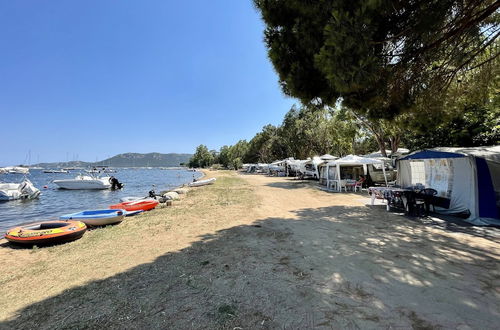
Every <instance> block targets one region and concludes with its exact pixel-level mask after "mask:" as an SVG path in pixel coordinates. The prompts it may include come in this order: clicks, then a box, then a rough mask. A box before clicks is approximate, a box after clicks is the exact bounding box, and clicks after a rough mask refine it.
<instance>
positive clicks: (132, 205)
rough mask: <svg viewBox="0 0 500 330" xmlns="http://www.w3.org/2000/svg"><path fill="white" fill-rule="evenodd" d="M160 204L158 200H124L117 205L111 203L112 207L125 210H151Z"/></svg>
mask: <svg viewBox="0 0 500 330" xmlns="http://www.w3.org/2000/svg"><path fill="white" fill-rule="evenodd" d="M158 204H159V202H158V201H156V200H153V199H151V200H139V201H132V202H123V203H118V204H115V205H111V206H110V207H109V208H110V209H123V210H125V211H138V210H142V211H149V210H152V209H154V208H155V207H156V206H157V205H158Z"/></svg>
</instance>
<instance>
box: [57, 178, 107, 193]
mask: <svg viewBox="0 0 500 330" xmlns="http://www.w3.org/2000/svg"><path fill="white" fill-rule="evenodd" d="M110 180H111V177H109V176H106V177H98V176H89V175H78V176H76V177H75V178H74V179H63V180H54V183H55V184H56V185H57V186H59V188H60V189H70V190H80V189H86V190H102V189H109V188H111V182H110Z"/></svg>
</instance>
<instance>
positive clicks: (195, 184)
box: [188, 178, 217, 187]
mask: <svg viewBox="0 0 500 330" xmlns="http://www.w3.org/2000/svg"><path fill="white" fill-rule="evenodd" d="M215 180H217V179H216V178H210V179H206V180H200V181H195V182H191V183H188V186H189V187H201V186H206V185H208V184H213V183H214V182H215Z"/></svg>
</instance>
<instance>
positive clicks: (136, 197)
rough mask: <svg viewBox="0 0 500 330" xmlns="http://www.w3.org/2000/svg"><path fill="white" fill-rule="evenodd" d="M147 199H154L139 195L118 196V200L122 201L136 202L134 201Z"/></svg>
mask: <svg viewBox="0 0 500 330" xmlns="http://www.w3.org/2000/svg"><path fill="white" fill-rule="evenodd" d="M148 200H155V199H154V198H151V197H139V196H127V197H122V198H120V202H122V203H125V202H136V201H148Z"/></svg>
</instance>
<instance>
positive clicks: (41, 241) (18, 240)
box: [5, 221, 87, 246]
mask: <svg viewBox="0 0 500 330" xmlns="http://www.w3.org/2000/svg"><path fill="white" fill-rule="evenodd" d="M86 231H87V226H86V225H85V224H84V223H83V222H80V221H45V222H38V223H32V224H29V225H25V226H18V227H15V228H12V229H9V230H8V231H7V233H6V234H5V239H7V240H8V241H9V242H11V243H14V244H20V245H28V246H31V245H50V244H58V243H65V242H69V241H74V240H77V239H79V238H80V237H82V236H83V234H85V232H86Z"/></svg>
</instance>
